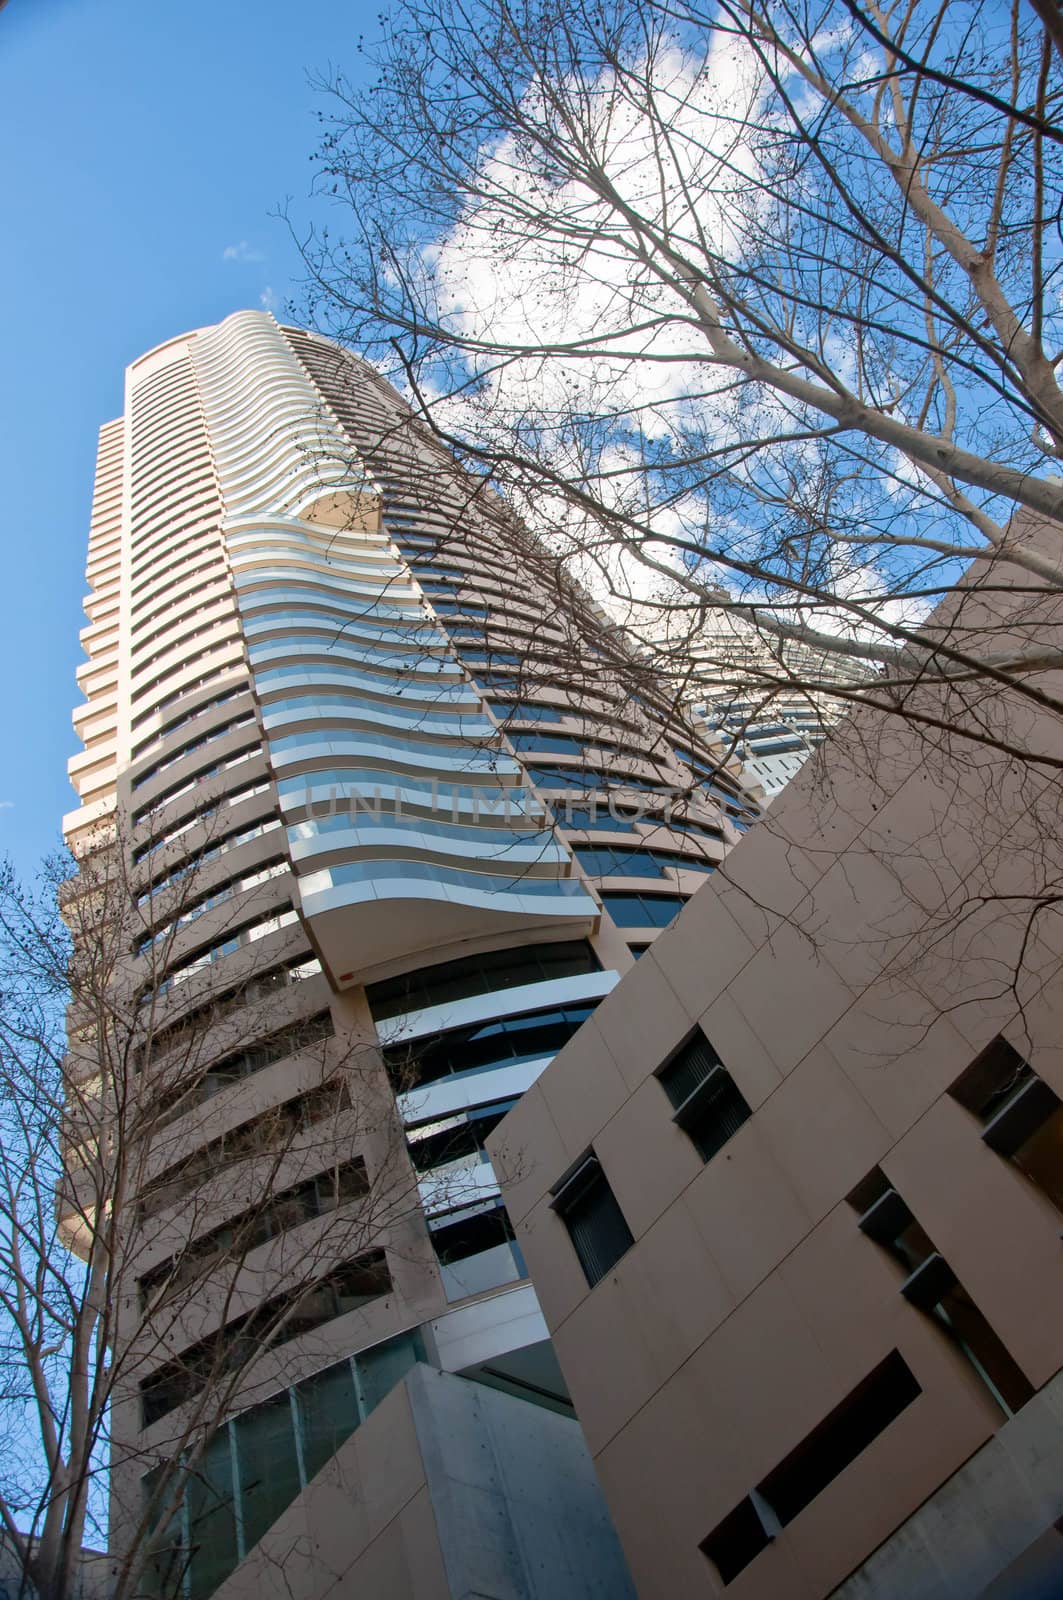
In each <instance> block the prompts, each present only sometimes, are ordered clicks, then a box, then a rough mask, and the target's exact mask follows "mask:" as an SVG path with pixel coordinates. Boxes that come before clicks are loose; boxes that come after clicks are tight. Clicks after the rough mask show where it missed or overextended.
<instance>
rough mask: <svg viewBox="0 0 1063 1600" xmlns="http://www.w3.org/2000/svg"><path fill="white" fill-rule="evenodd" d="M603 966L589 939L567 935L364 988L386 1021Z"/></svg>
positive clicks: (379, 1018) (378, 1018)
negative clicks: (410, 1012) (547, 942)
mask: <svg viewBox="0 0 1063 1600" xmlns="http://www.w3.org/2000/svg"><path fill="white" fill-rule="evenodd" d="M600 970H601V964H600V962H599V961H598V958H597V957H596V956H595V954H594V951H593V950H592V949H591V947H590V945H589V944H587V943H586V941H585V940H582V939H565V940H558V941H557V942H555V943H551V944H532V945H524V946H522V947H521V948H520V949H518V950H491V951H487V952H486V953H485V954H483V955H479V956H466V957H464V958H462V959H461V960H459V961H441V962H440V963H439V964H438V965H437V966H434V967H422V968H420V970H419V971H417V972H407V973H403V974H402V976H401V977H398V978H386V979H385V980H384V981H383V982H381V983H371V984H369V985H368V987H367V988H366V998H367V999H368V1001H369V1008H370V1010H371V1011H372V1013H373V1018H374V1020H375V1021H377V1022H382V1021H384V1020H385V1018H387V1017H395V1016H401V1015H402V1014H403V1013H404V1012H407V1011H422V1010H424V1009H425V1008H427V1007H428V1006H438V1005H443V1004H444V1003H445V1002H446V1001H448V1000H464V999H467V998H468V997H469V996H471V995H475V994H492V993H494V991H495V990H496V989H512V988H518V987H520V986H522V985H523V984H526V983H541V982H543V981H545V980H546V979H549V978H568V977H574V976H576V975H577V974H579V973H583V972H598V971H600Z"/></svg>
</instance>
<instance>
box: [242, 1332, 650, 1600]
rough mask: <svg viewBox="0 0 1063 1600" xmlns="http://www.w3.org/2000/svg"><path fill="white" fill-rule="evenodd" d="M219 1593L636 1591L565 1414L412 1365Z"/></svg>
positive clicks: (437, 1596) (441, 1595)
mask: <svg viewBox="0 0 1063 1600" xmlns="http://www.w3.org/2000/svg"><path fill="white" fill-rule="evenodd" d="M216 1593H217V1600H298V1597H300V1596H304V1595H306V1596H311V1595H312V1596H313V1597H314V1600H328V1597H330V1596H331V1597H334V1600H340V1597H341V1596H346V1595H354V1594H364V1595H381V1596H383V1595H408V1596H409V1597H410V1600H466V1597H469V1600H472V1597H474V1596H490V1597H491V1600H555V1597H556V1596H557V1595H562V1594H564V1595H568V1594H580V1595H587V1596H588V1600H634V1589H633V1588H632V1585H631V1580H630V1578H629V1576H628V1573H627V1569H626V1567H625V1564H624V1558H623V1555H622V1554H621V1551H620V1546H619V1544H618V1542H617V1538H616V1534H615V1533H614V1531H613V1528H612V1524H611V1523H610V1521H609V1517H608V1514H607V1513H606V1511H605V1507H604V1504H603V1502H602V1498H601V1492H600V1490H599V1488H598V1484H597V1480H596V1478H595V1475H594V1468H593V1466H592V1465H591V1461H590V1457H589V1456H588V1454H587V1450H586V1447H585V1445H584V1443H583V1439H582V1437H581V1435H580V1431H579V1428H578V1426H577V1424H576V1423H575V1422H573V1421H572V1420H571V1418H567V1417H561V1416H557V1415H555V1414H554V1413H553V1412H550V1411H546V1410H544V1409H543V1408H542V1407H541V1406H537V1405H529V1404H528V1403H527V1402H526V1401H524V1400H517V1399H514V1398H513V1397H512V1396H511V1395H507V1394H502V1393H500V1392H498V1391H497V1390H492V1389H487V1388H485V1387H484V1386H483V1385H482V1384H478V1383H470V1382H469V1381H468V1380H466V1379H464V1378H457V1377H452V1376H450V1375H448V1374H446V1373H441V1372H437V1371H435V1370H434V1369H433V1368H431V1367H428V1366H425V1365H423V1364H419V1365H418V1366H416V1367H414V1368H413V1369H412V1371H411V1372H410V1373H409V1374H408V1375H407V1377H406V1378H405V1379H404V1381H403V1382H402V1383H401V1384H399V1385H398V1387H396V1388H395V1389H393V1390H392V1391H391V1393H390V1394H389V1395H388V1397H387V1398H386V1399H385V1400H384V1401H382V1402H381V1404H380V1405H379V1406H378V1408H377V1409H376V1411H375V1412H374V1413H373V1415H372V1416H371V1417H370V1418H369V1420H368V1421H367V1422H366V1423H365V1424H364V1426H363V1427H362V1428H360V1429H359V1430H358V1432H357V1433H355V1434H353V1435H352V1437H351V1438H350V1439H348V1440H347V1442H346V1443H345V1444H344V1445H342V1446H341V1447H340V1449H339V1450H338V1451H337V1452H336V1454H335V1455H334V1456H333V1457H332V1459H331V1460H330V1461H329V1462H328V1463H327V1465H326V1466H325V1467H324V1468H323V1469H322V1470H321V1472H320V1473H319V1474H318V1475H317V1477H316V1478H315V1479H314V1481H313V1483H311V1484H310V1485H308V1487H307V1488H306V1490H304V1492H303V1493H302V1494H301V1495H300V1496H299V1497H298V1499H297V1500H295V1501H293V1503H292V1504H291V1505H290V1506H289V1508H288V1510H287V1511H286V1512H285V1513H284V1514H283V1516H281V1517H280V1518H279V1519H278V1520H277V1522H275V1523H274V1525H273V1527H272V1528H271V1529H270V1530H269V1532H268V1533H267V1534H266V1535H265V1537H264V1538H263V1539H261V1540H260V1541H259V1543H258V1544H257V1545H256V1547H255V1549H254V1550H253V1551H252V1553H251V1554H250V1555H249V1556H248V1558H247V1560H246V1561H245V1562H244V1563H243V1564H242V1565H241V1566H240V1568H239V1569H238V1570H237V1571H236V1572H235V1573H234V1574H233V1575H232V1577H231V1578H229V1580H228V1581H227V1582H226V1583H224V1584H223V1585H222V1586H221V1588H220V1589H218V1590H217V1591H216Z"/></svg>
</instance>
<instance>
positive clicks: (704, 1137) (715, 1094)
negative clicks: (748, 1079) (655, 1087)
mask: <svg viewBox="0 0 1063 1600" xmlns="http://www.w3.org/2000/svg"><path fill="white" fill-rule="evenodd" d="M657 1081H658V1082H659V1083H660V1085H661V1088H662V1089H663V1090H664V1092H665V1094H666V1095H667V1096H668V1098H669V1100H670V1101H671V1102H672V1105H673V1107H674V1108H675V1110H674V1117H673V1120H674V1121H675V1122H676V1123H678V1125H679V1127H681V1128H682V1129H683V1132H684V1133H686V1134H687V1135H688V1137H689V1138H690V1140H691V1142H692V1143H693V1144H694V1145H695V1147H696V1148H697V1150H698V1151H699V1153H700V1154H701V1156H702V1158H703V1160H705V1161H709V1160H711V1158H712V1157H713V1156H714V1155H715V1154H716V1152H717V1151H718V1150H722V1148H723V1146H724V1145H725V1144H726V1143H727V1141H728V1140H729V1139H731V1138H732V1137H733V1136H734V1135H735V1134H736V1133H737V1132H738V1130H739V1128H740V1127H741V1126H742V1124H743V1122H748V1121H749V1118H750V1116H751V1115H752V1113H751V1111H750V1109H749V1105H748V1104H747V1102H746V1099H745V1097H744V1096H743V1094H742V1091H741V1090H740V1089H739V1088H738V1085H737V1084H736V1083H735V1081H734V1079H733V1078H732V1077H731V1074H730V1073H729V1072H728V1071H727V1069H726V1067H725V1066H724V1065H723V1063H722V1062H721V1060H720V1058H719V1056H718V1055H717V1054H716V1051H715V1050H714V1049H713V1048H712V1045H711V1044H710V1043H709V1041H708V1039H706V1037H705V1035H704V1034H703V1033H702V1032H701V1029H700V1028H699V1029H698V1030H697V1031H696V1032H695V1033H694V1035H693V1036H692V1037H691V1038H690V1039H688V1040H687V1042H686V1044H685V1045H684V1046H683V1047H682V1049H681V1050H679V1051H677V1052H676V1054H675V1055H674V1056H673V1057H672V1059H671V1060H670V1061H668V1062H666V1063H665V1065H664V1066H663V1067H662V1068H661V1069H660V1071H659V1072H658V1074H657Z"/></svg>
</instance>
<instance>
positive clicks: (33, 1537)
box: [0, 828, 463, 1600]
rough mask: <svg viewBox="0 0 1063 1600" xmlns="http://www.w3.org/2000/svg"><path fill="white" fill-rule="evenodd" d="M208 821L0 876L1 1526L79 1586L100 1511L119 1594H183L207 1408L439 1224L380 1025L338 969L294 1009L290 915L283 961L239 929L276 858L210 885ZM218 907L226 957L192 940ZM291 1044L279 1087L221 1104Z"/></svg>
mask: <svg viewBox="0 0 1063 1600" xmlns="http://www.w3.org/2000/svg"><path fill="white" fill-rule="evenodd" d="M200 832H201V834H202V837H199V836H198V835H197V839H198V846H197V849H196V850H194V851H190V850H189V842H188V840H187V839H185V840H183V841H182V847H183V849H184V852H185V860H184V865H183V866H182V867H181V868H179V869H177V870H170V871H168V870H167V866H166V862H167V859H168V858H167V855H166V852H165V850H163V851H161V852H153V851H151V850H150V849H149V850H148V852H147V854H146V855H145V853H144V851H143V847H142V849H141V852H140V854H141V857H142V860H141V862H140V864H137V865H134V864H133V862H132V855H131V852H130V851H129V849H128V848H125V847H123V844H122V842H120V841H119V840H118V839H116V838H115V836H114V835H113V833H112V834H111V835H110V836H109V837H106V838H103V839H101V840H100V841H97V842H96V843H95V844H94V846H93V847H92V848H91V849H88V850H86V851H84V852H83V853H81V855H80V859H79V860H78V861H77V863H74V862H73V861H72V860H71V859H69V858H67V857H65V856H62V857H57V858H56V859H54V860H52V861H50V862H49V863H48V865H47V867H46V869H45V871H44V873H43V874H42V877H41V880H40V883H39V884H38V886H37V887H36V888H35V889H32V890H27V889H26V888H24V887H22V886H21V885H20V884H19V883H18V881H17V879H16V878H15V876H14V874H13V872H12V870H11V868H10V866H7V867H5V868H4V871H3V875H2V877H0V1107H2V1126H0V1308H2V1315H0V1383H2V1390H0V1413H2V1415H3V1420H4V1432H5V1438H6V1442H7V1448H6V1450H5V1454H4V1461H3V1463H2V1464H0V1521H2V1537H3V1542H4V1544H5V1545H6V1546H7V1547H8V1549H10V1550H13V1552H14V1554H15V1557H16V1559H17V1561H18V1564H19V1566H20V1569H21V1572H22V1591H21V1592H22V1593H24V1594H25V1595H27V1596H36V1597H40V1600H67V1597H73V1596H75V1595H80V1593H81V1590H80V1588H79V1584H80V1582H81V1577H82V1574H81V1566H82V1550H83V1546H84V1545H85V1544H86V1542H89V1543H93V1544H99V1543H102V1542H103V1540H104V1535H105V1531H106V1529H107V1525H108V1524H109V1532H110V1541H109V1542H110V1549H111V1552H112V1558H111V1561H110V1565H109V1570H108V1575H107V1579H106V1585H105V1587H106V1592H107V1593H108V1594H110V1595H113V1596H114V1600H125V1597H127V1596H134V1595H138V1594H141V1593H151V1594H154V1595H158V1596H162V1595H168V1594H175V1593H180V1592H183V1590H182V1584H183V1581H184V1572H185V1569H186V1567H187V1565H188V1562H189V1560H190V1559H191V1557H192V1554H193V1551H192V1549H191V1548H190V1546H189V1542H188V1537H187V1534H186V1533H183V1532H181V1531H180V1529H179V1530H178V1532H177V1533H175V1532H174V1527H175V1522H174V1518H175V1513H176V1509H177V1507H178V1506H179V1505H180V1504H181V1502H182V1499H183V1497H186V1496H187V1493H188V1491H189V1485H190V1484H195V1483H197V1482H199V1481H200V1480H201V1478H202V1474H203V1472H204V1470H205V1469H204V1468H203V1466H202V1463H203V1462H204V1461H205V1460H206V1458H207V1455H208V1453H209V1451H210V1448H211V1441H212V1439H213V1438H214V1436H215V1435H216V1433H217V1430H218V1429H219V1427H220V1426H221V1425H222V1424H223V1423H224V1422H225V1419H226V1418H227V1417H228V1416H230V1415H231V1414H232V1413H233V1412H234V1410H239V1409H240V1408H241V1407H247V1406H248V1405H249V1404H250V1405H253V1404H255V1403H256V1402H258V1401H259V1400H260V1399H261V1397H262V1396H263V1395H268V1394H270V1393H275V1392H276V1391H277V1389H278V1386H280V1387H284V1384H285V1382H286V1381H290V1379H288V1378H287V1374H288V1360H289V1349H290V1348H297V1349H298V1351H299V1352H300V1355H299V1361H300V1362H301V1366H300V1367H299V1371H298V1374H297V1375H298V1376H300V1377H302V1376H305V1367H306V1361H307V1351H308V1344H307V1341H308V1338H311V1336H312V1335H313V1334H314V1330H315V1328H317V1327H319V1326H323V1325H324V1323H326V1322H327V1321H328V1320H329V1318H330V1317H333V1316H335V1315H337V1314H342V1313H343V1312H347V1311H351V1310H358V1309H359V1308H360V1307H361V1306H362V1305H369V1304H370V1303H371V1302H373V1301H376V1300H379V1299H380V1297H381V1296H386V1295H387V1294H388V1293H389V1292H390V1289H391V1282H390V1277H389V1271H388V1266H387V1258H386V1257H385V1254H384V1246H385V1245H386V1246H387V1248H388V1251H389V1253H390V1254H392V1255H393V1254H394V1252H399V1253H400V1254H401V1253H402V1252H403V1251H404V1250H406V1249H407V1248H409V1247H410V1245H409V1241H410V1239H411V1238H413V1239H414V1245H413V1250H414V1254H415V1255H416V1254H417V1248H418V1246H417V1239H418V1237H420V1236H421V1235H423V1223H422V1222H421V1206H420V1200H419V1193H418V1180H417V1175H416V1174H415V1172H414V1171H413V1168H412V1167H411V1165H410V1162H409V1159H408V1157H407V1154H406V1148H405V1141H404V1139H403V1137H402V1129H401V1125H400V1124H399V1122H398V1119H397V1114H396V1109H395V1099H394V1088H395V1087H396V1084H395V1083H390V1084H389V1081H388V1076H387V1074H386V1073H385V1071H384V1069H383V1067H382V1065H381V1058H380V1054H379V1051H378V1050H377V1049H376V1047H375V1043H374V1042H373V1041H372V1037H371V1034H370V1036H369V1037H368V1038H366V1039H364V1040H361V1041H359V1040H358V1039H357V1038H356V1037H355V1035H354V1034H352V1033H350V1032H348V1034H347V1035H346V1036H343V1034H342V1033H341V1034H340V1035H339V1036H336V1034H335V1033H334V1028H333V1024H332V1021H331V1019H330V1015H329V1010H328V996H327V990H326V988H325V980H324V979H323V978H318V979H317V980H316V981H317V984H318V985H319V987H320V994H319V995H317V998H318V1001H319V1009H318V1011H317V1012H316V1013H313V1014H310V1015H308V1014H306V1006H305V1005H302V1004H297V1005H296V1006H295V1007H294V1014H293V1005H292V1003H291V1002H292V996H291V993H290V991H291V987H292V984H293V983H295V984H304V979H303V978H302V977H301V974H302V973H304V972H306V971H307V969H308V966H316V963H313V962H309V963H308V960H307V955H308V952H307V950H306V945H305V941H304V940H303V939H302V936H301V933H300V930H299V929H298V928H294V929H292V930H290V933H291V936H292V937H291V938H290V939H289V941H288V942H289V944H290V946H291V951H295V952H296V954H295V956H294V957H293V955H292V954H291V953H290V952H289V953H285V952H286V951H288V945H286V944H285V943H284V939H285V936H284V935H282V936H281V939H280V942H279V943H278V940H277V939H276V938H274V939H273V941H272V944H270V942H269V940H268V938H264V939H261V940H259V939H256V938H253V937H251V938H248V936H247V935H248V929H249V928H250V929H253V930H259V931H261V930H263V929H264V930H265V932H266V934H267V935H268V934H269V933H271V932H273V933H275V932H277V931H278V929H279V928H282V927H283V926H284V922H285V918H284V914H283V913H282V912H278V909H277V903H276V902H277V889H278V885H280V886H281V892H282V891H283V883H282V879H281V875H280V874H276V875H274V874H271V873H269V872H268V871H267V872H259V873H257V874H255V875H254V880H253V881H250V880H249V881H248V882H247V883H245V882H244V881H243V880H240V881H239V882H237V883H236V884H235V885H230V893H229V895H228V898H229V899H230V900H231V902H232V903H231V904H230V905H219V904H218V902H219V901H224V900H225V899H226V895H225V894H219V893H218V889H217V875H216V874H215V875H214V879H213V885H214V886H213V891H212V890H211V889H210V887H209V886H208V883H207V880H206V879H205V877H204V872H205V870H206V869H205V865H204V864H205V863H206V862H207V861H209V860H210V859H211V856H212V846H211V843H210V835H209V832H207V831H204V830H203V829H202V828H201V830H200ZM145 860H146V861H147V862H148V866H147V867H145V865H144V862H145ZM75 867H76V870H75ZM288 881H289V882H290V879H289V880H288ZM226 919H227V920H226ZM226 928H229V929H231V930H232V940H231V943H232V945H234V946H241V941H242V948H238V949H237V950H236V952H235V954H234V953H233V951H232V950H230V949H229V942H228V941H227V942H224V945H223V947H224V948H225V949H226V951H227V953H228V954H230V955H232V960H228V961H225V962H221V963H214V962H211V961H209V960H207V959H205V958H204V957H203V956H202V955H197V954H196V953H195V952H196V943H195V941H196V940H201V939H202V938H203V937H205V936H206V935H207V934H209V936H210V938H211V941H212V942H211V948H212V949H214V950H217V949H218V947H219V946H218V937H217V936H218V932H219V929H220V930H221V931H222V932H224V931H225V930H226ZM200 930H202V932H201V931H200ZM267 948H268V949H269V950H271V952H272V953H271V954H270V956H269V958H268V959H266V958H265V957H263V956H261V955H260V954H259V951H261V950H265V949H267ZM299 952H301V953H299ZM313 982H314V980H313V979H312V978H311V979H309V980H308V981H306V983H305V987H306V988H307V992H308V993H309V992H310V985H311V984H313ZM313 992H314V993H315V994H316V993H317V991H316V990H315V991H313ZM278 1002H284V1003H286V1008H285V1005H284V1004H282V1005H280V1008H278ZM278 1060H279V1061H281V1062H282V1066H283V1071H284V1073H285V1079H284V1088H283V1091H282V1092H281V1093H280V1095H279V1096H278V1095H276V1094H273V1095H272V1096H271V1095H270V1093H268V1092H265V1093H260V1094H258V1096H257V1098H256V1097H255V1095H251V1096H250V1097H248V1096H246V1095H245V1096H244V1097H243V1099H242V1100H234V1099H233V1096H232V1094H229V1096H228V1101H226V1098H225V1097H226V1092H227V1091H228V1090H231V1089H232V1087H233V1085H235V1084H237V1083H238V1082H240V1081H242V1080H244V1079H246V1078H247V1076H248V1075H249V1074H256V1073H261V1076H262V1078H263V1079H267V1078H269V1072H268V1067H269V1065H270V1064H271V1063H272V1062H274V1061H278ZM396 1071H398V1073H399V1076H400V1077H401V1073H402V1065H401V1063H400V1064H399V1066H398V1068H395V1069H393V1076H394V1074H395V1072H396ZM399 1086H400V1087H401V1084H400V1085H399ZM295 1090H298V1092H293V1091H295ZM236 1092H237V1094H238V1095H239V1093H240V1091H236ZM226 1103H228V1105H229V1108H230V1110H229V1114H228V1115H227V1116H226V1115H225V1114H224V1111H223V1113H222V1114H221V1115H220V1116H219V1114H218V1113H219V1108H220V1107H222V1108H223V1107H224V1106H225V1105H226ZM462 1176H463V1175H462V1173H461V1172H460V1171H457V1172H455V1173H452V1174H450V1175H448V1174H447V1173H444V1174H443V1175H442V1176H441V1177H440V1178H439V1179H438V1180H437V1186H438V1185H443V1186H444V1187H445V1186H446V1184H447V1183H448V1182H449V1183H450V1184H451V1185H452V1186H453V1187H454V1189H455V1193H456V1192H457V1189H458V1188H459V1187H460V1185H461V1182H462ZM296 1339H298V1340H299V1341H300V1342H299V1344H298V1346H294V1345H292V1344H291V1341H294V1340H296ZM312 1343H313V1340H312V1338H311V1345H312ZM329 1348H330V1347H329V1345H328V1343H327V1339H326V1341H325V1343H324V1344H323V1346H322V1349H323V1351H324V1352H325V1354H326V1355H327V1354H328V1353H329ZM310 1354H311V1355H312V1354H313V1350H312V1349H311V1350H310ZM332 1354H333V1358H334V1357H335V1352H334V1351H333V1352H332ZM320 1359H321V1358H320V1357H319V1358H318V1361H319V1364H320ZM146 1441H150V1442H146ZM208 1498H209V1496H208Z"/></svg>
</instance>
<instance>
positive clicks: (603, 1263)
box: [550, 1151, 635, 1289]
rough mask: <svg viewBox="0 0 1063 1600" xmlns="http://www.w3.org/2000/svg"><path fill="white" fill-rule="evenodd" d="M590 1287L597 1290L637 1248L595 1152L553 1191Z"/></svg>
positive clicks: (578, 1164)
mask: <svg viewBox="0 0 1063 1600" xmlns="http://www.w3.org/2000/svg"><path fill="white" fill-rule="evenodd" d="M550 1193H551V1195H552V1196H553V1199H552V1201H551V1206H552V1209H553V1210H554V1211H556V1212H557V1214H558V1216H559V1217H560V1218H561V1220H562V1221H563V1222H564V1224H565V1227H566V1228H567V1229H568V1234H569V1238H570V1239H571V1240H572V1247H573V1249H574V1250H575V1252H576V1255H577V1257H578V1258H579V1263H580V1266H581V1267H582V1268H583V1271H584V1274H585V1276H586V1279H587V1282H588V1284H589V1285H590V1286H591V1288H592V1289H593V1288H594V1285H595V1284H596V1283H600V1282H601V1280H602V1278H604V1277H605V1275H606V1274H607V1273H608V1272H610V1271H611V1270H612V1268H613V1267H614V1266H615V1265H616V1263H617V1262H618V1261H619V1260H620V1258H621V1256H623V1255H625V1254H626V1252H627V1251H628V1250H630V1248H631V1246H632V1245H633V1244H634V1242H635V1241H634V1238H633V1236H632V1233H631V1229H630V1228H629V1227H628V1225H627V1219H626V1218H625V1216H624V1213H623V1212H622V1211H621V1209H620V1206H619V1204H618V1203H617V1199H616V1196H615V1195H614V1194H613V1191H612V1189H611V1188H610V1187H609V1180H608V1179H607V1178H606V1176H605V1173H604V1172H603V1171H602V1167H601V1163H600V1162H599V1160H598V1157H597V1156H596V1155H595V1154H594V1152H593V1151H588V1153H587V1154H586V1155H585V1156H584V1157H583V1158H582V1159H581V1160H580V1161H578V1162H577V1163H576V1165H575V1166H574V1167H572V1168H570V1169H569V1171H568V1172H567V1173H566V1174H565V1176H564V1177H563V1178H561V1179H560V1181H559V1182H558V1183H556V1184H555V1185H554V1187H553V1188H552V1189H551V1191H550Z"/></svg>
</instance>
